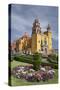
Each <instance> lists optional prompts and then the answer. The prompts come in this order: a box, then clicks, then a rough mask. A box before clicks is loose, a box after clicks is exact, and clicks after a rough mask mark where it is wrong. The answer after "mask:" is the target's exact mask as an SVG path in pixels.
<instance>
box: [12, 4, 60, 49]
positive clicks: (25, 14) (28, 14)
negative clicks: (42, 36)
mask: <svg viewBox="0 0 60 90" xmlns="http://www.w3.org/2000/svg"><path fill="white" fill-rule="evenodd" d="M36 18H38V19H39V22H40V26H41V31H42V32H44V31H46V28H47V25H48V24H50V26H51V32H52V45H53V48H55V49H58V7H51V6H37V5H20V4H12V5H11V27H10V28H11V41H12V42H13V41H14V40H17V39H18V38H20V37H21V36H22V35H24V32H28V34H29V35H30V36H31V33H32V24H33V22H34V20H35V19H36Z"/></svg>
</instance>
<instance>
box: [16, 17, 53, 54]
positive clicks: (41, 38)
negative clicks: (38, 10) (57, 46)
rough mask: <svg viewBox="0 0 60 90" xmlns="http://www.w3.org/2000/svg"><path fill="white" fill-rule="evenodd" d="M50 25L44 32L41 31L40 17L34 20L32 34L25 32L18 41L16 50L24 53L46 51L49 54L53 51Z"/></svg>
mask: <svg viewBox="0 0 60 90" xmlns="http://www.w3.org/2000/svg"><path fill="white" fill-rule="evenodd" d="M50 29H51V28H50V25H49V24H48V27H47V29H46V31H45V32H44V33H42V31H41V27H40V23H39V20H38V19H35V20H34V23H33V26H32V35H31V37H29V35H28V34H27V33H26V32H25V34H24V35H23V36H22V37H21V38H19V39H18V40H17V41H16V51H21V52H23V53H32V54H33V53H35V52H38V53H46V54H49V53H51V51H52V32H51V31H50Z"/></svg>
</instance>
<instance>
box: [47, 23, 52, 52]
mask: <svg viewBox="0 0 60 90" xmlns="http://www.w3.org/2000/svg"><path fill="white" fill-rule="evenodd" d="M50 30H51V27H50V25H49V24H48V26H47V35H48V50H49V51H51V50H52V32H51V31H50Z"/></svg>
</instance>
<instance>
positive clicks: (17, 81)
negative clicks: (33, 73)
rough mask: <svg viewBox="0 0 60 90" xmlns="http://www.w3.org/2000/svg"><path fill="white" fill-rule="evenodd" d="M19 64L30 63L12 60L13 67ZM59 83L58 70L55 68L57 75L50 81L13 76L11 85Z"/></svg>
mask: <svg viewBox="0 0 60 90" xmlns="http://www.w3.org/2000/svg"><path fill="white" fill-rule="evenodd" d="M18 65H23V66H25V65H30V64H28V63H23V62H19V61H14V60H13V61H12V62H11V69H12V68H14V67H16V66H18ZM55 83H58V70H57V69H55V76H54V78H53V79H52V80H48V81H45V82H43V81H40V82H28V81H26V80H24V79H18V78H15V77H14V76H11V85H12V86H22V85H41V84H55Z"/></svg>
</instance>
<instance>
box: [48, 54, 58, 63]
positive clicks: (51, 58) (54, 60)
mask: <svg viewBox="0 0 60 90" xmlns="http://www.w3.org/2000/svg"><path fill="white" fill-rule="evenodd" d="M47 60H48V61H49V62H50V63H54V64H58V55H56V54H52V55H49V56H48V58H47Z"/></svg>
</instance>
